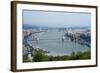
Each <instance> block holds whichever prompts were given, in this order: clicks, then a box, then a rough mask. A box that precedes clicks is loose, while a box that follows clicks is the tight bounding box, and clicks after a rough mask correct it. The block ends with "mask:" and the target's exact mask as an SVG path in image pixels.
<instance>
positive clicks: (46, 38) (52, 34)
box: [28, 30, 90, 56]
mask: <svg viewBox="0 0 100 73" xmlns="http://www.w3.org/2000/svg"><path fill="white" fill-rule="evenodd" d="M65 33H66V31H59V30H46V31H43V32H40V33H34V34H32V35H31V37H30V38H29V39H28V43H29V44H30V45H31V46H33V48H35V49H37V48H40V49H43V50H45V51H49V53H48V55H53V56H62V55H70V54H71V53H72V52H78V51H86V50H89V49H90V47H88V46H86V45H81V44H78V43H77V42H74V41H71V40H70V39H69V38H68V37H65V36H64V35H65Z"/></svg>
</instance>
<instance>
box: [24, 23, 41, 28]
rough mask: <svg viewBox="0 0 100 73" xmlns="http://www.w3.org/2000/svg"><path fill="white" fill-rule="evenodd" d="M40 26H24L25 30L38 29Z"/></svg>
mask: <svg viewBox="0 0 100 73" xmlns="http://www.w3.org/2000/svg"><path fill="white" fill-rule="evenodd" d="M38 28H39V27H38V26H35V25H29V24H23V29H38Z"/></svg>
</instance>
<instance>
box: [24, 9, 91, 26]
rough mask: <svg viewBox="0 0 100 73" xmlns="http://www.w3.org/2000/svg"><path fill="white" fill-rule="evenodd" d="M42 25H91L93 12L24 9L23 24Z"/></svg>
mask: <svg viewBox="0 0 100 73" xmlns="http://www.w3.org/2000/svg"><path fill="white" fill-rule="evenodd" d="M26 24H27V25H35V26H42V27H80V26H83V27H84V26H90V24H91V14H90V13H79V12H54V11H36V10H23V25H26Z"/></svg>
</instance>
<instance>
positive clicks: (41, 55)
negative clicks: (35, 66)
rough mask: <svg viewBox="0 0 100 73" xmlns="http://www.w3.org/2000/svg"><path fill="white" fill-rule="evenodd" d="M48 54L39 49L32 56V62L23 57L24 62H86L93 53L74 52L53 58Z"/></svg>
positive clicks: (26, 56) (88, 51)
mask: <svg viewBox="0 0 100 73" xmlns="http://www.w3.org/2000/svg"><path fill="white" fill-rule="evenodd" d="M47 53H48V52H46V51H43V50H41V49H37V50H36V51H35V52H34V53H33V54H32V60H30V59H29V58H28V55H25V56H24V57H23V62H42V61H64V60H84V59H90V58H91V53H90V50H87V51H84V52H80V51H79V52H72V53H71V54H70V55H63V56H52V55H48V54H47Z"/></svg>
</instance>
